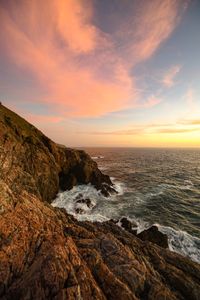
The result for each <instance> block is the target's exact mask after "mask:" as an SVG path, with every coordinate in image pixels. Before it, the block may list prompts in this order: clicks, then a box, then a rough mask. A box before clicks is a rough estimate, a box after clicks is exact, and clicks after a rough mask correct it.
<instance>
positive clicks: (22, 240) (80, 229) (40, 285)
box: [0, 105, 200, 300]
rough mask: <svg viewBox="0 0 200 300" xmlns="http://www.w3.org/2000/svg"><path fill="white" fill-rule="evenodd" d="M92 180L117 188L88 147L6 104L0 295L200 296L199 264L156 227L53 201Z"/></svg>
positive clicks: (0, 171) (0, 170)
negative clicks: (88, 217)
mask: <svg viewBox="0 0 200 300" xmlns="http://www.w3.org/2000/svg"><path fill="white" fill-rule="evenodd" d="M87 183H91V184H92V185H94V186H95V187H96V188H97V189H98V190H100V191H101V192H102V193H103V194H104V195H105V196H108V195H109V194H110V193H114V192H115V190H114V188H113V185H112V182H111V180H110V178H109V177H108V176H107V175H104V174H103V173H102V172H101V171H100V170H99V169H98V166H97V164H96V162H94V161H93V160H92V159H91V158H90V157H89V155H87V154H86V153H85V152H84V151H79V150H73V149H69V148H65V147H62V146H59V145H57V144H55V143H54V142H52V141H51V140H50V139H49V138H47V137H46V136H44V135H43V134H42V133H41V132H40V131H39V130H37V129H36V128H35V127H34V126H32V125H30V124H29V123H28V122H26V121H25V120H24V119H22V118H21V117H19V116H18V115H16V114H15V113H13V112H12V111H10V110H8V109H7V108H5V107H4V106H2V105H0V299H5V300H7V299H24V300H25V299H26V300H27V299H83V300H86V299H88V300H89V299H115V300H116V299H119V300H120V299H152V300H154V299H169V300H173V299H195V300H198V299H200V265H199V264H197V263H194V262H192V261H190V260H189V259H187V258H185V257H182V256H181V255H179V254H176V253H173V252H170V251H169V250H168V249H167V237H166V236H165V235H163V234H161V233H160V232H159V231H158V230H157V228H156V227H153V228H150V229H148V230H147V231H144V232H142V233H141V234H140V235H136V233H135V232H134V230H133V226H132V225H133V224H130V222H129V220H127V219H125V218H124V219H123V220H121V221H120V222H121V226H122V227H123V228H120V227H119V226H117V225H116V221H114V220H110V221H108V222H104V223H91V222H79V221H78V220H76V219H75V218H74V217H72V216H70V215H69V214H67V213H66V211H65V210H64V209H59V208H54V207H52V206H51V205H50V203H51V201H52V200H53V199H54V198H55V196H56V194H57V193H58V191H59V189H62V190H66V189H70V188H72V187H73V186H74V185H76V184H87ZM78 201H79V203H82V202H83V201H85V203H86V205H91V203H90V199H82V198H81V197H79V199H77V202H78ZM77 208H78V206H77Z"/></svg>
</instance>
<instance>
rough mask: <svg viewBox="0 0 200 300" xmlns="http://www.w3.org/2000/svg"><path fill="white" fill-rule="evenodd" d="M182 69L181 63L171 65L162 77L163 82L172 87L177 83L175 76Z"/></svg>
mask: <svg viewBox="0 0 200 300" xmlns="http://www.w3.org/2000/svg"><path fill="white" fill-rule="evenodd" d="M180 70H181V66H180V65H176V66H173V67H171V68H170V69H169V70H168V71H167V73H166V74H165V75H164V77H163V79H162V83H163V84H164V85H165V86H166V87H168V88H170V87H172V86H173V85H174V84H175V77H176V75H177V74H178V73H179V72H180Z"/></svg>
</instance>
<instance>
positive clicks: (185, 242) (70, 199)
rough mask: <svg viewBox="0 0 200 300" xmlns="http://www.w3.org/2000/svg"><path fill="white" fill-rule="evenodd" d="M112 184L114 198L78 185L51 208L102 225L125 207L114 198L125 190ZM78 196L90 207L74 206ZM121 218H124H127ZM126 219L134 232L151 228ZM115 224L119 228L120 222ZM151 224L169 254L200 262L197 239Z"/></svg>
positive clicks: (59, 196)
mask: <svg viewBox="0 0 200 300" xmlns="http://www.w3.org/2000/svg"><path fill="white" fill-rule="evenodd" d="M113 182H114V187H115V189H116V190H117V191H118V194H117V195H115V194H114V195H111V196H110V197H108V198H106V197H104V196H103V195H102V194H101V193H100V191H97V190H96V189H95V188H94V187H93V186H92V185H90V184H88V185H79V186H75V187H73V189H71V190H70V191H66V192H60V193H59V194H58V195H57V197H56V199H55V200H54V202H53V203H52V205H53V206H57V207H63V208H65V209H66V211H67V212H68V213H70V214H72V215H74V216H75V217H76V218H77V219H78V220H80V221H84V220H88V221H91V222H95V221H99V222H103V221H106V220H109V219H111V218H115V217H116V216H117V217H118V216H119V214H120V209H121V211H123V210H124V206H125V205H127V202H126V201H124V202H123V201H122V200H121V199H120V198H118V196H119V195H122V194H123V193H124V191H125V190H126V187H125V185H124V184H122V183H121V182H116V181H115V180H114V181H113ZM157 192H158V191H157ZM80 195H81V196H82V197H83V198H84V199H86V198H89V199H90V200H91V204H92V205H91V207H88V206H87V205H86V204H85V203H77V197H78V196H80ZM77 208H80V209H82V214H79V213H77V212H76V209H77ZM121 216H122V215H121ZM125 217H126V218H127V216H125ZM119 219H120V218H119ZM128 219H129V220H130V221H132V222H133V223H134V224H136V225H137V226H136V227H135V228H134V229H137V233H140V232H142V231H143V230H145V229H148V228H149V227H150V226H152V223H151V224H150V223H148V222H145V221H143V220H141V219H137V218H128ZM118 225H119V226H120V225H121V222H120V221H119V222H118ZM154 225H156V226H157V227H158V229H159V231H161V232H163V233H165V234H167V236H168V241H169V248H170V250H171V251H174V252H177V253H180V254H182V255H184V256H187V257H189V258H190V259H191V260H193V261H196V262H200V239H198V238H196V237H193V236H191V235H190V234H188V233H187V232H185V231H181V230H175V229H173V228H171V227H167V226H161V225H159V224H154Z"/></svg>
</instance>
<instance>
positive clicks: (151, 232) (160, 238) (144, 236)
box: [137, 225, 168, 248]
mask: <svg viewBox="0 0 200 300" xmlns="http://www.w3.org/2000/svg"><path fill="white" fill-rule="evenodd" d="M137 236H138V237H139V238H140V239H141V240H143V241H149V242H152V243H154V244H157V245H159V246H160V247H162V248H168V238H167V235H166V234H164V233H162V232H160V231H159V230H158V227H157V226H155V225H154V226H151V227H150V228H148V229H146V230H144V231H142V232H141V233H139V234H138V235H137Z"/></svg>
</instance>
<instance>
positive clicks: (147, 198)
mask: <svg viewBox="0 0 200 300" xmlns="http://www.w3.org/2000/svg"><path fill="white" fill-rule="evenodd" d="M84 150H85V151H86V152H87V153H88V154H90V156H91V157H92V158H93V159H94V160H95V161H96V162H97V164H98V167H99V169H100V170H101V171H102V172H103V173H105V174H107V175H109V176H110V177H111V179H112V181H113V183H114V186H115V189H116V190H117V191H118V194H117V195H110V197H107V198H106V197H104V196H102V195H101V194H100V193H99V192H98V191H97V190H96V189H95V188H94V187H93V186H91V185H80V186H76V187H74V188H73V189H72V190H70V191H66V192H60V193H59V194H58V195H57V197H56V199H55V200H54V202H53V206H58V207H64V208H65V209H66V211H67V212H68V213H70V214H72V215H74V216H75V217H76V218H77V219H79V220H89V221H92V222H94V221H99V222H103V221H106V220H109V219H116V220H120V219H121V218H122V217H127V218H128V219H129V220H130V221H132V222H133V224H134V225H133V227H134V228H135V229H137V232H138V233H139V232H141V231H143V230H145V229H147V228H149V227H150V226H152V225H157V226H158V229H159V230H160V231H161V232H163V233H165V234H167V235H168V241H169V248H170V250H171V251H175V252H178V253H180V254H182V255H184V256H187V257H189V258H190V259H192V260H193V261H196V262H199V263H200V149H185V148H184V149H163V148H162V149H158V148H85V149H84ZM80 194H81V195H82V196H83V197H84V198H89V199H90V200H91V202H92V205H91V207H90V208H89V207H87V205H85V204H83V203H82V204H81V203H80V204H79V206H80V207H81V208H82V210H81V212H82V213H81V214H80V213H77V204H76V199H77V196H78V195H80ZM118 224H119V225H120V221H119V222H118Z"/></svg>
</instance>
